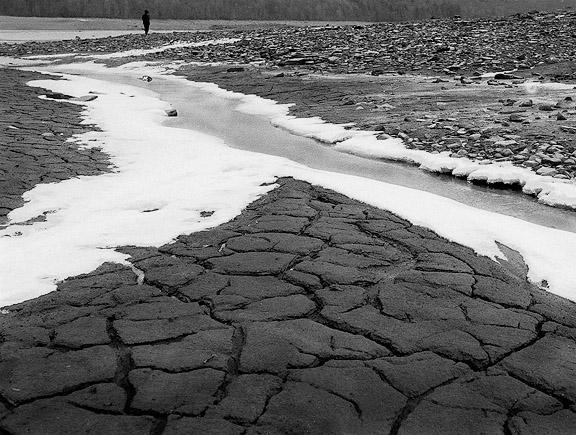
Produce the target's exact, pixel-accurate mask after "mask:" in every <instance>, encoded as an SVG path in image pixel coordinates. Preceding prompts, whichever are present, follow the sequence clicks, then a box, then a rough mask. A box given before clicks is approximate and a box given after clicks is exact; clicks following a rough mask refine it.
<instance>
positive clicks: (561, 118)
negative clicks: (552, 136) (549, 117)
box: [556, 112, 568, 121]
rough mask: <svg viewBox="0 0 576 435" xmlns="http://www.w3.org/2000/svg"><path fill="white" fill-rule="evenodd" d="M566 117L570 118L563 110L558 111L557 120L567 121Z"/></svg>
mask: <svg viewBox="0 0 576 435" xmlns="http://www.w3.org/2000/svg"><path fill="white" fill-rule="evenodd" d="M566 119H568V118H566V116H564V114H563V113H562V112H558V113H557V114H556V120H557V121H566Z"/></svg>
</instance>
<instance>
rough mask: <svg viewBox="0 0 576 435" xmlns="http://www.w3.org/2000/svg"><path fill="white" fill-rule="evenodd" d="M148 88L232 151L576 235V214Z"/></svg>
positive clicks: (197, 97) (171, 88)
mask: <svg viewBox="0 0 576 435" xmlns="http://www.w3.org/2000/svg"><path fill="white" fill-rule="evenodd" d="M146 86H148V87H149V88H150V89H153V90H155V91H156V92H158V93H159V94H160V95H161V96H162V99H164V100H166V101H169V102H170V103H171V104H172V105H173V107H174V108H176V109H177V110H178V117H176V118H170V119H169V120H168V121H167V125H172V126H175V127H180V128H189V129H193V130H197V131H201V132H204V133H207V134H210V135H213V136H217V137H219V138H222V139H223V140H224V141H225V142H226V143H227V144H228V145H229V146H231V147H234V148H239V149H244V150H249V151H254V152H259V153H264V154H272V155H276V156H282V157H286V158H288V159H290V160H293V161H295V162H298V163H301V164H303V165H306V166H308V167H311V168H316V169H321V170H326V171H331V172H338V173H346V174H350V175H356V176H360V177H364V178H371V179H374V180H378V181H383V182H386V183H391V184H396V185H401V186H405V187H410V188H413V189H418V190H422V191H427V192H431V193H434V194H437V195H440V196H444V197H447V198H450V199H453V200H455V201H458V202H461V203H464V204H467V205H470V206H473V207H476V208H480V209H484V210H488V211H492V212H496V213H500V214H505V215H509V216H514V217H517V218H520V219H523V220H526V221H529V222H532V223H536V224H539V225H544V226H548V227H551V228H557V229H563V230H566V231H571V232H576V213H575V212H571V211H567V210H561V209H557V208H553V207H549V206H546V205H542V204H539V203H538V202H536V200H535V199H533V198H532V197H530V196H528V195H525V194H522V193H520V192H518V191H513V190H503V189H497V188H491V187H487V186H477V185H474V184H471V183H468V182H466V181H464V180H458V179H455V178H454V177H452V176H448V175H436V174H431V173H428V172H425V171H422V170H420V169H418V168H416V167H414V166H411V165H408V164H402V163H395V162H388V161H383V160H376V159H366V158H362V157H357V156H354V155H350V154H344V153H341V152H338V151H335V150H334V149H332V148H331V147H330V146H329V145H325V144H322V143H320V142H318V141H315V140H313V139H308V138H305V137H301V136H296V135H294V134H291V133H289V132H287V131H284V130H281V129H279V128H276V127H274V126H272V125H271V124H270V122H269V121H268V120H267V119H265V118H264V117H261V116H254V115H247V114H243V113H241V112H238V111H236V110H234V108H235V107H236V106H237V105H238V102H237V101H234V100H229V99H225V98H221V97H216V96H214V95H212V94H210V93H208V92H205V91H201V90H188V89H187V90H186V92H183V90H182V87H181V86H178V85H177V84H176V83H171V82H169V81H164V80H154V81H153V82H151V83H149V84H148V85H146Z"/></svg>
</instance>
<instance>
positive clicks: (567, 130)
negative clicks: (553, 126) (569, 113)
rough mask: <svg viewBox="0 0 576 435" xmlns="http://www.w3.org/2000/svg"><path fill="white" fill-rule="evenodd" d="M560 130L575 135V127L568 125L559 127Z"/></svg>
mask: <svg viewBox="0 0 576 435" xmlns="http://www.w3.org/2000/svg"><path fill="white" fill-rule="evenodd" d="M560 130H562V131H565V132H567V133H572V134H574V133H576V127H570V126H568V125H561V126H560Z"/></svg>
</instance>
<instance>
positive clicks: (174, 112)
mask: <svg viewBox="0 0 576 435" xmlns="http://www.w3.org/2000/svg"><path fill="white" fill-rule="evenodd" d="M166 115H168V116H171V117H172V116H178V111H177V110H176V109H168V110H166Z"/></svg>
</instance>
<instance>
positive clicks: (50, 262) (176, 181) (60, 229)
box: [0, 65, 576, 306]
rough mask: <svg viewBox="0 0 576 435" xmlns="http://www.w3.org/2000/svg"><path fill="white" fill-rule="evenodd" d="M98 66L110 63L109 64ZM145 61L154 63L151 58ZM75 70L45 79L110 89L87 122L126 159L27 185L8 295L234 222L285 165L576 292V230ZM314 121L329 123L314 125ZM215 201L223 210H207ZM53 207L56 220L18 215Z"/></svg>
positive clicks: (253, 102)
mask: <svg viewBox="0 0 576 435" xmlns="http://www.w3.org/2000/svg"><path fill="white" fill-rule="evenodd" d="M83 68H87V65H83ZM94 68H95V71H98V72H101V68H102V67H97V66H94ZM124 68H126V67H124ZM140 68H141V67H140ZM114 71H117V70H111V71H110V72H111V73H114ZM138 71H139V72H140V73H144V72H146V73H148V74H150V75H152V74H154V72H153V71H152V70H150V69H139V70H138ZM66 78H67V80H60V81H52V80H44V81H37V82H34V83H33V85H34V86H41V87H44V88H48V89H52V90H53V91H57V92H62V93H66V94H70V95H74V96H82V95H86V94H88V93H89V92H96V93H97V94H98V98H97V99H96V100H94V101H91V102H88V103H82V104H84V105H85V108H86V117H87V122H90V123H94V124H97V125H98V126H99V127H100V128H101V129H102V132H92V133H89V134H83V135H80V136H78V137H77V140H78V141H80V142H81V143H83V144H85V145H86V146H100V147H102V149H103V151H104V152H106V153H107V154H109V155H110V156H111V159H112V162H113V164H114V165H115V168H116V169H115V171H114V172H113V173H111V174H106V175H100V176H96V177H80V178H76V179H72V180H67V181H64V182H61V183H58V184H47V185H39V186H37V187H36V188H34V189H33V190H32V191H30V192H28V193H27V194H26V199H27V200H28V202H27V203H26V204H25V205H24V206H23V207H22V208H20V209H17V210H14V211H13V212H12V213H11V214H10V216H9V217H10V219H11V220H12V224H11V225H10V226H9V227H8V228H6V229H5V230H3V231H1V232H0V282H2V291H1V292H0V306H2V305H7V304H10V303H14V302H18V301H22V300H25V299H29V298H32V297H35V296H38V295H40V294H43V293H46V292H48V291H51V290H53V289H54V288H55V284H54V283H55V282H56V281H57V280H61V279H64V278H66V277H68V276H73V275H77V274H79V273H83V272H89V271H90V270H93V269H94V268H96V267H97V266H98V265H99V264H101V263H102V262H104V261H118V262H123V261H125V259H126V257H125V256H124V255H122V254H119V253H118V252H116V251H114V248H115V247H117V246H122V245H128V244H130V245H140V246H150V245H153V246H159V245H162V244H164V243H167V242H169V241H170V240H172V239H173V238H175V237H176V236H177V235H179V234H183V233H190V232H194V231H199V230H202V229H205V228H210V227H214V226H216V225H219V224H221V223H223V222H226V221H228V220H230V219H231V218H232V217H234V216H236V215H237V214H238V213H240V211H241V210H242V208H243V207H245V206H246V205H247V204H248V203H250V202H251V201H253V200H254V199H256V198H257V197H258V196H259V195H262V194H263V193H265V192H266V191H268V190H269V189H271V188H272V187H270V186H269V187H263V186H262V184H263V183H269V182H271V181H273V180H274V179H275V178H276V177H279V176H294V177H296V178H300V179H304V180H307V181H310V182H312V183H315V184H320V185H323V186H326V187H329V188H332V189H335V190H337V191H340V192H342V193H344V194H346V195H348V196H350V197H353V198H356V199H359V200H362V201H365V202H367V203H370V204H372V205H375V206H377V207H381V208H384V209H387V210H390V211H392V212H394V213H396V214H398V215H400V216H402V217H404V218H407V219H408V220H410V221H412V222H414V223H416V224H419V225H424V226H427V227H429V228H431V229H433V230H435V231H436V232H438V233H439V234H440V235H442V236H444V237H446V238H448V239H450V240H454V241H457V242H459V243H463V244H465V245H468V246H471V247H472V248H473V249H475V250H476V251H477V252H478V253H480V254H483V255H488V256H491V257H493V258H495V257H497V256H499V257H504V255H503V254H502V253H501V252H500V251H499V249H498V247H497V245H496V243H495V241H498V242H500V243H503V244H505V245H507V246H509V247H510V248H512V249H514V250H517V251H518V252H520V254H521V255H523V257H524V259H525V261H526V263H527V264H528V266H529V268H530V271H529V277H530V279H531V280H532V281H534V282H536V283H539V282H541V281H542V280H546V281H548V283H549V285H550V290H551V291H553V292H555V293H557V294H560V295H562V296H565V297H568V298H571V299H573V300H575V299H576V290H575V289H576V270H575V269H574V267H573V265H572V263H573V259H574V258H576V234H574V233H569V232H564V231H559V230H553V229H549V228H544V227H541V226H538V225H534V224H530V223H527V222H524V221H521V220H518V219H514V218H510V217H506V216H501V215H498V214H494V213H489V212H485V211H481V210H478V209H475V208H471V207H468V206H464V205H462V204H459V203H457V202H454V201H451V200H448V199H446V198H442V197H439V196H436V195H432V194H429V193H424V192H420V191H417V190H413V189H408V188H403V187H399V186H394V185H390V184H386V183H382V182H377V181H373V180H367V179H363V178H359V177H353V176H348V175H342V174H335V173H330V172H325V171H318V170H312V169H309V168H306V167H304V166H301V165H298V164H295V163H293V162H291V161H289V160H286V159H283V158H278V157H272V156H267V155H262V154H256V153H250V152H246V151H239V150H235V149H231V148H229V147H227V146H226V144H225V143H223V142H222V141H220V140H218V139H215V138H214V137H211V136H207V135H205V134H200V133H197V132H192V131H190V130H182V129H176V128H170V127H166V126H163V125H162V121H163V120H164V119H165V110H166V109H168V108H169V106H168V104H167V103H164V102H162V101H160V100H159V99H158V98H157V96H156V95H154V94H153V93H151V92H149V91H146V90H143V89H140V88H135V87H129V86H126V85H116V84H113V83H109V82H104V81H99V80H92V79H87V78H84V77H81V76H67V77H66ZM170 79H172V80H180V81H181V83H182V86H203V87H205V88H207V87H210V85H197V84H192V83H190V82H187V81H186V80H184V79H182V78H177V77H172V78H170ZM214 92H220V93H222V94H223V95H227V96H228V97H230V98H235V99H237V100H238V101H239V102H240V103H241V104H240V106H239V109H240V110H243V111H245V112H249V113H260V114H267V115H268V116H270V117H273V118H274V119H275V122H278V123H280V122H285V124H284V127H285V128H289V127H290V128H295V127H292V126H291V125H290V124H291V123H293V125H296V123H297V124H298V126H299V128H300V129H301V131H300V133H301V134H302V133H304V134H308V133H310V134H313V135H316V136H314V137H318V138H319V139H321V140H327V139H331V138H333V137H334V136H336V137H337V136H338V135H339V134H350V133H351V131H350V130H346V129H345V128H344V127H343V126H339V127H338V126H329V129H328V128H324V127H326V125H324V124H323V123H322V122H320V121H317V122H316V121H314V122H311V121H309V120H308V121H306V122H309V125H308V126H306V125H305V122H304V121H297V120H295V119H294V118H290V117H289V116H287V115H286V113H287V107H286V106H283V105H277V104H275V103H274V102H271V101H269V100H263V99H261V98H258V97H255V96H244V95H241V94H234V93H229V92H227V91H224V90H218V89H216V88H215V89H214ZM314 126H320V127H321V128H318V129H317V130H314V131H313V127H314ZM314 128H316V127H314ZM328 133H330V134H328ZM380 142H382V141H380ZM384 142H386V141H384ZM203 211H210V212H214V213H213V214H212V215H211V216H208V217H203V216H205V215H206V214H205V213H202V212H203ZM43 214H45V215H46V221H45V222H37V223H35V224H33V225H20V224H18V223H19V222H24V221H27V220H29V219H32V218H34V217H37V216H39V215H43Z"/></svg>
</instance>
